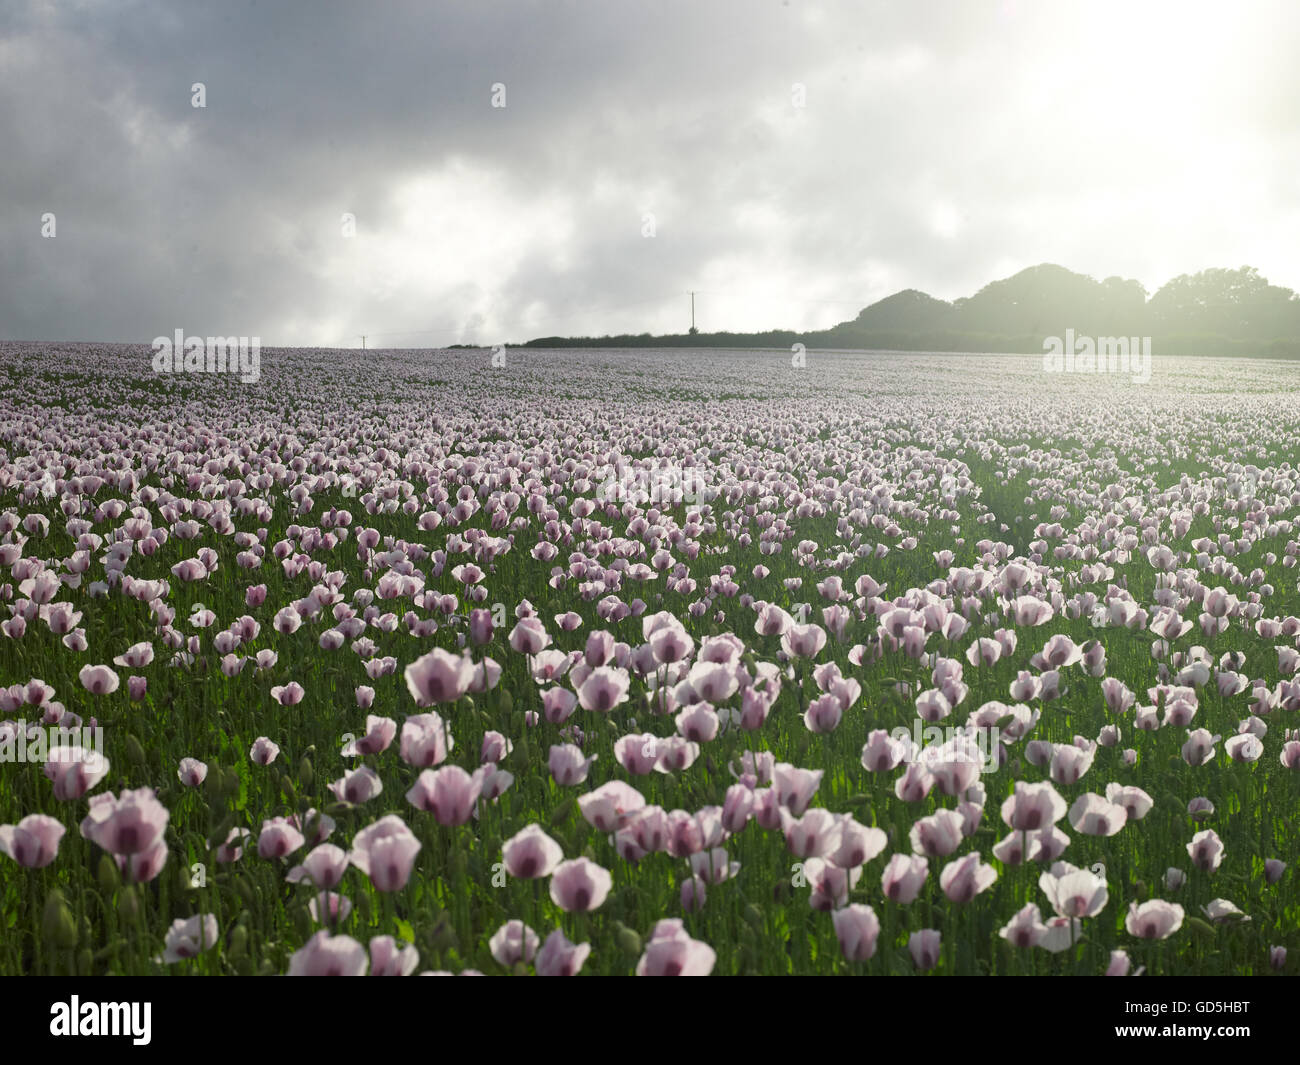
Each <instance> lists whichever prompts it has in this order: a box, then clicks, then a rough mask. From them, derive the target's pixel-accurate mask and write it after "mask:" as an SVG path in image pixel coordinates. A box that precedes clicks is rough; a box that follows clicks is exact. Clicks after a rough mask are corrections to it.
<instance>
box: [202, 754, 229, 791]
mask: <svg viewBox="0 0 1300 1065" xmlns="http://www.w3.org/2000/svg"><path fill="white" fill-rule="evenodd" d="M203 787H204V789H205V790H206V791H207V793H208V796H209V797H210V798H212V799H216V800H219V799H220V798H221V797H222V796H223V795H224V794H225V792H226V771H225V770H224V769H222V768H221V766H219V765H217V763H216V762H213V763H212V764H211V765H210V766H208V775H207V776H206V777H204V779H203Z"/></svg>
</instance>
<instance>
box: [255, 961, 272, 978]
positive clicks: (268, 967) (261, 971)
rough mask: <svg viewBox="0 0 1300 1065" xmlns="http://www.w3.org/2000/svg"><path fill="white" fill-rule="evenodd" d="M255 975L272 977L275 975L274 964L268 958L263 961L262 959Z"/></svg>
mask: <svg viewBox="0 0 1300 1065" xmlns="http://www.w3.org/2000/svg"><path fill="white" fill-rule="evenodd" d="M257 975H258V976H274V975H275V962H273V961H272V960H271V959H270V958H263V959H262V964H261V965H260V966H259V967H258V970H257Z"/></svg>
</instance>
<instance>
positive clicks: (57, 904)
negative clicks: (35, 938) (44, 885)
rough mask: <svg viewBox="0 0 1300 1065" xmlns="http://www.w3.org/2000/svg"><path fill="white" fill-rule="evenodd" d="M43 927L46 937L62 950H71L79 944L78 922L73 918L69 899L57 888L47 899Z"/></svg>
mask: <svg viewBox="0 0 1300 1065" xmlns="http://www.w3.org/2000/svg"><path fill="white" fill-rule="evenodd" d="M42 929H43V931H44V932H45V938H46V939H47V940H49V941H50V942H51V943H53V944H54V945H55V946H56V947H58V948H59V949H60V950H71V949H72V948H73V947H75V946H76V945H77V922H76V921H74V920H73V918H72V911H71V910H70V909H68V903H67V900H66V899H64V897H63V895H62V894H61V893H60V892H59V890H58V889H57V888H55V890H53V891H51V892H50V895H49V898H47V899H46V900H45V914H44V917H43V920H42Z"/></svg>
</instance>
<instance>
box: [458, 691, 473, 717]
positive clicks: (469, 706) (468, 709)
mask: <svg viewBox="0 0 1300 1065" xmlns="http://www.w3.org/2000/svg"><path fill="white" fill-rule="evenodd" d="M460 709H461V710H462V711H463V712H465V713H467V714H472V713H473V712H474V697H473V696H472V695H465V696H462V697H461V700H460Z"/></svg>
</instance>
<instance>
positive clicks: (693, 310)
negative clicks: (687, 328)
mask: <svg viewBox="0 0 1300 1065" xmlns="http://www.w3.org/2000/svg"><path fill="white" fill-rule="evenodd" d="M690 297H691V336H694V335H695V334H696V333H697V332H698V330H697V329H696V328H695V293H694V292H692V293H690Z"/></svg>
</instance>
